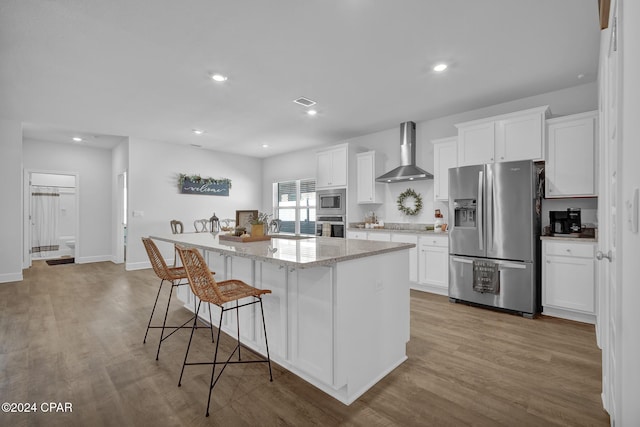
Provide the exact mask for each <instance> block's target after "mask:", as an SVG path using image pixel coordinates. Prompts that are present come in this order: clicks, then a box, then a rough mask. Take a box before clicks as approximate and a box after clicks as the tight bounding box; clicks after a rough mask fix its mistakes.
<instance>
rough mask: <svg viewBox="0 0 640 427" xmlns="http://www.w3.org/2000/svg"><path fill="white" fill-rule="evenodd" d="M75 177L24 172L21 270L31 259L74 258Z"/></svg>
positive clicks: (76, 202)
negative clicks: (23, 241) (23, 231)
mask: <svg viewBox="0 0 640 427" xmlns="http://www.w3.org/2000/svg"><path fill="white" fill-rule="evenodd" d="M77 182H78V176H77V174H74V173H65V172H48V171H25V193H26V194H25V199H24V200H25V212H26V215H25V254H24V264H25V267H30V266H31V263H32V261H35V260H51V259H57V258H73V259H75V258H76V254H77V251H78V245H77V242H78V229H79V227H78V219H79V217H78V185H77Z"/></svg>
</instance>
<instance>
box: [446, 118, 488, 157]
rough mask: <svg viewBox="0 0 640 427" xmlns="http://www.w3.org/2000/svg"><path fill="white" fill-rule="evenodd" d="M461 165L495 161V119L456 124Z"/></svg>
mask: <svg viewBox="0 0 640 427" xmlns="http://www.w3.org/2000/svg"><path fill="white" fill-rule="evenodd" d="M456 126H457V127H458V164H459V166H467V165H480V164H484V163H493V161H494V160H493V159H494V157H495V156H494V140H495V123H494V122H493V121H489V122H485V121H483V122H482V123H477V122H474V123H470V124H468V125H467V124H461V125H456Z"/></svg>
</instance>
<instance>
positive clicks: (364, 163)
mask: <svg viewBox="0 0 640 427" xmlns="http://www.w3.org/2000/svg"><path fill="white" fill-rule="evenodd" d="M379 171H380V156H377V157H376V152H375V151H367V152H365V153H358V154H356V173H357V193H358V196H357V199H358V203H362V204H364V203H383V202H384V187H383V186H384V184H383V183H379V182H376V176H377V175H376V174H377V173H378V172H379Z"/></svg>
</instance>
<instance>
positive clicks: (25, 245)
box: [22, 168, 80, 269]
mask: <svg viewBox="0 0 640 427" xmlns="http://www.w3.org/2000/svg"><path fill="white" fill-rule="evenodd" d="M33 173H42V174H50V175H71V176H74V177H75V181H76V187H75V189H76V191H75V199H76V201H75V202H76V203H75V204H76V212H75V214H76V220H75V226H74V235H75V239H76V244H75V248H74V253H73V256H74V258H75V259H76V261H77V260H78V254H79V253H80V174H79V173H78V172H69V171H58V170H46V169H26V168H25V169H24V174H23V181H22V184H23V185H22V187H23V192H22V213H23V216H22V218H23V223H22V237H23V239H22V268H23V269H24V268H29V267H31V253H30V252H29V249H30V248H31V194H30V193H31V174H33Z"/></svg>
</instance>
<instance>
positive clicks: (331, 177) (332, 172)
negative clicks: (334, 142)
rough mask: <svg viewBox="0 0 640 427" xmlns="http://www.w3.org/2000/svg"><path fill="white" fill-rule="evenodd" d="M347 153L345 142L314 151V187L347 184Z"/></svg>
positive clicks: (344, 185) (333, 186) (331, 186)
mask: <svg viewBox="0 0 640 427" xmlns="http://www.w3.org/2000/svg"><path fill="white" fill-rule="evenodd" d="M348 155H349V151H348V146H347V144H342V145H339V146H335V147H333V148H330V149H327V150H322V151H318V152H317V153H316V189H322V188H336V187H346V186H347V176H348V175H347V164H348Z"/></svg>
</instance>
